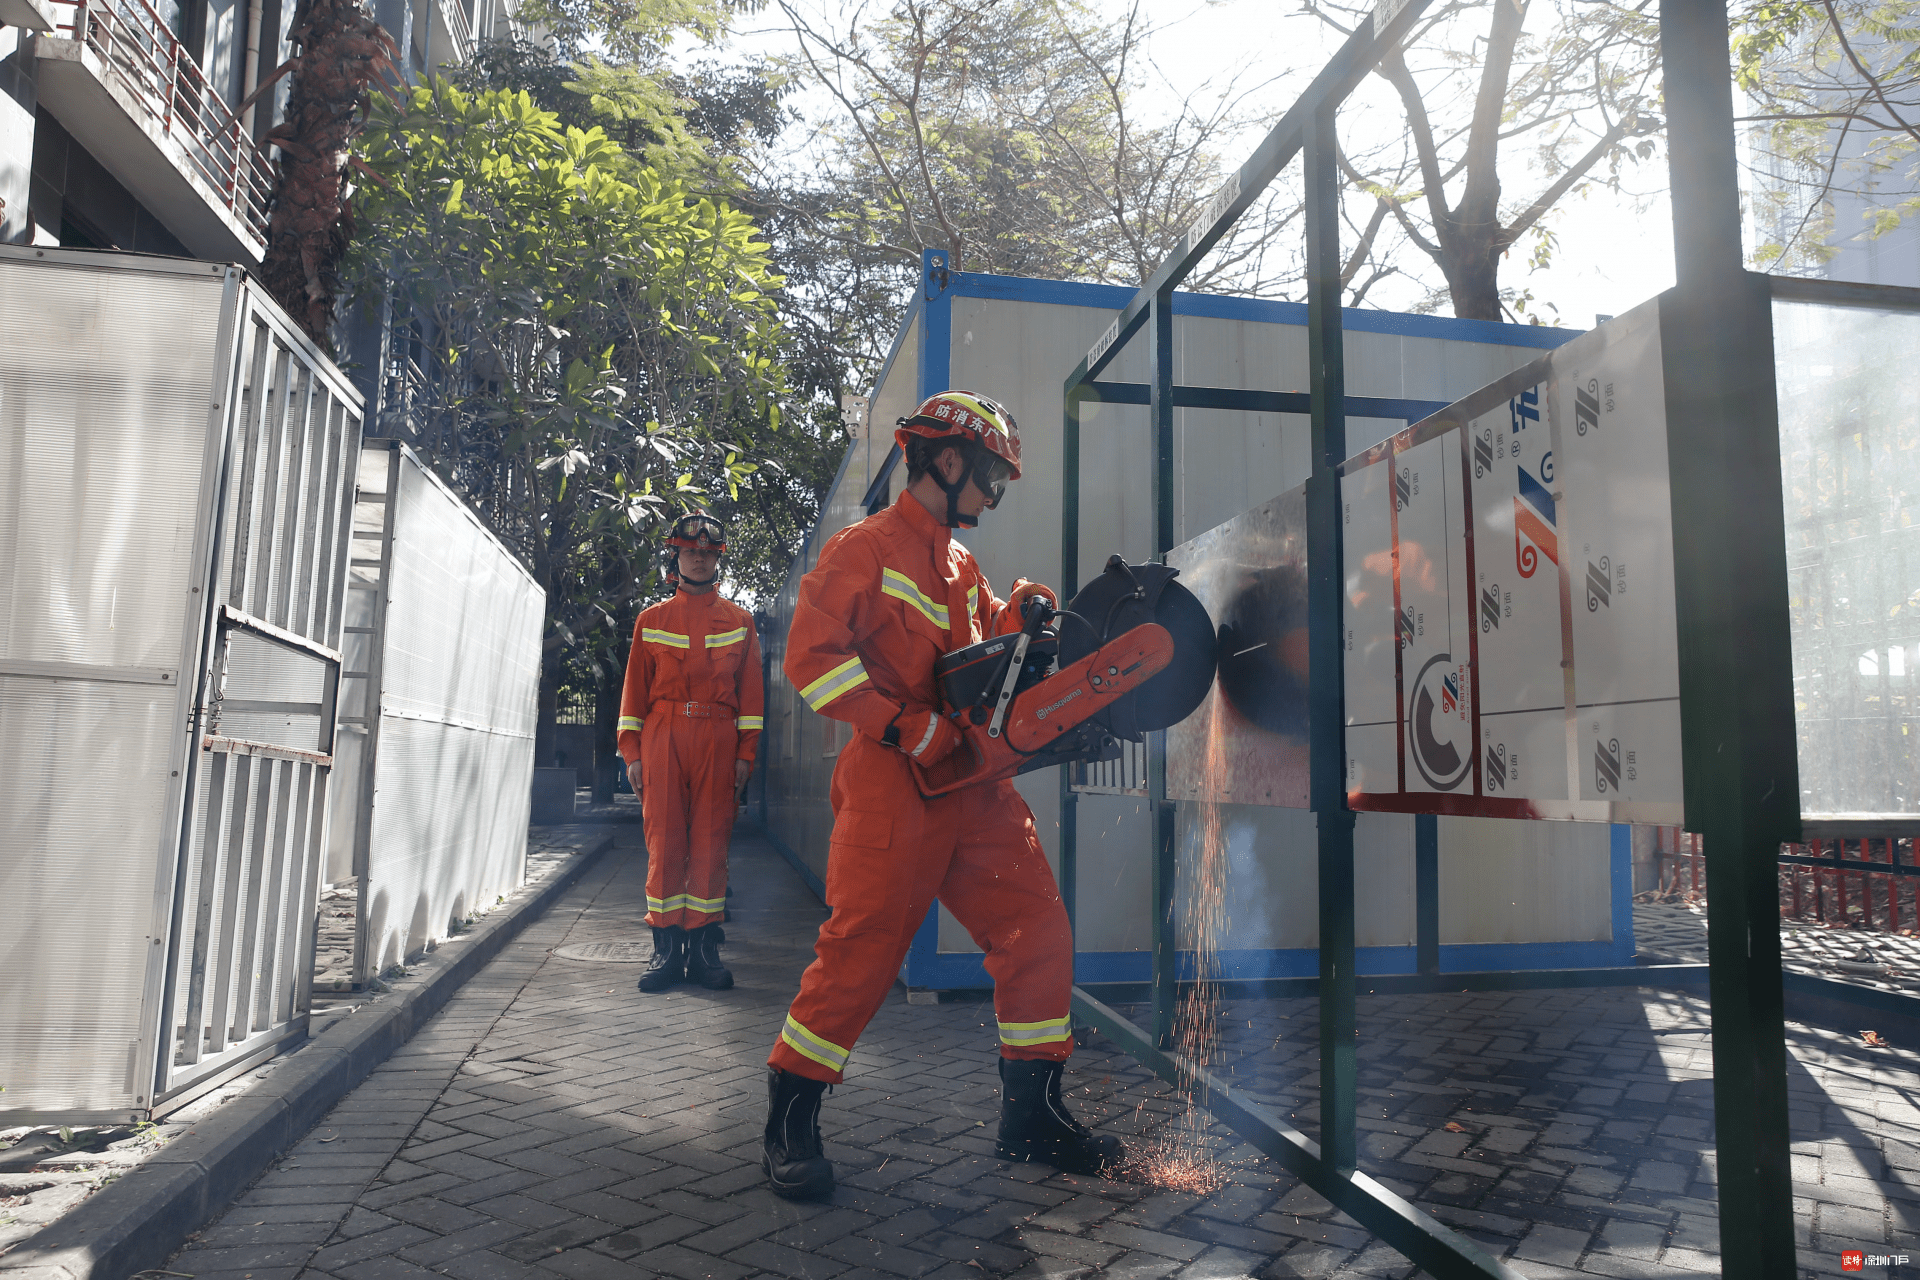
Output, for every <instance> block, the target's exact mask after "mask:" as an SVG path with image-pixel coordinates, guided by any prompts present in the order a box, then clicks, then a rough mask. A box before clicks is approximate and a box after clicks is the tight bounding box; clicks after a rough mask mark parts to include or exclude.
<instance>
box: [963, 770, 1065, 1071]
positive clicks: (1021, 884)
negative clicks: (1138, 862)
mask: <svg viewBox="0 0 1920 1280" xmlns="http://www.w3.org/2000/svg"><path fill="white" fill-rule="evenodd" d="M950 799H952V800H953V801H954V802H955V804H956V806H957V807H958V808H959V809H960V812H958V813H956V814H954V815H953V816H952V818H951V821H952V822H953V824H954V826H955V828H956V829H957V830H958V831H959V832H960V833H962V834H961V835H960V838H959V841H958V846H957V847H956V848H955V850H954V854H953V859H952V861H951V862H950V863H949V864H948V867H947V874H946V878H945V879H944V880H943V881H942V882H941V884H940V900H941V901H942V902H943V903H945V904H946V906H947V909H948V910H949V911H951V912H953V915H954V918H955V919H956V920H958V921H959V922H960V923H961V924H962V925H963V926H965V927H966V930H967V932H968V933H969V934H971V935H972V936H973V940H974V941H975V942H976V943H978V944H979V945H980V948H981V949H982V950H983V951H985V952H986V953H987V954H986V957H985V959H986V967H987V973H988V974H989V975H990V976H991V977H992V978H993V1005H994V1014H995V1016H996V1017H997V1018H998V1020H999V1023H1000V1055H1001V1056H1002V1057H1005V1058H1041V1059H1049V1060H1052V1061H1060V1060H1063V1059H1065V1058H1067V1057H1068V1056H1069V1055H1071V1054H1072V1053H1073V1032H1072V1029H1071V1023H1070V1021H1069V1018H1068V1009H1069V1007H1070V1005H1071V1002H1072V999H1073V938H1072V932H1071V930H1070V929H1069V928H1068V926H1067V911H1066V907H1065V905H1064V904H1063V903H1062V902H1061V901H1060V889H1059V886H1058V885H1056V884H1055V883H1054V879H1053V871H1052V869H1051V868H1050V867H1048V866H1047V855H1046V853H1045V851H1044V850H1043V849H1042V848H1041V847H1040V836H1039V833H1038V832H1037V831H1035V830H1034V826H1033V815H1032V813H1030V812H1029V811H1028V809H1027V806H1026V804H1025V803H1024V802H1023V801H1022V800H1021V799H1020V793H1019V792H1017V791H1015V790H1014V788H1013V784H1012V783H1011V782H999V783H994V784H993V785H991V786H985V787H970V788H968V789H967V790H965V791H961V792H957V793H955V794H954V795H953V796H952V797H950Z"/></svg>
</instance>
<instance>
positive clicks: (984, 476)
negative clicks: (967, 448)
mask: <svg viewBox="0 0 1920 1280" xmlns="http://www.w3.org/2000/svg"><path fill="white" fill-rule="evenodd" d="M1011 479H1013V464H1012V463H1010V462H1008V461H1007V460H1006V459H1005V458H1003V457H1001V456H1000V455H999V454H997V453H995V452H994V451H993V450H991V449H989V448H987V447H986V446H985V445H980V444H976V445H974V446H973V483H974V484H975V485H976V486H977V487H978V488H979V490H980V492H982V493H984V494H986V495H987V507H988V508H989V509H992V508H994V507H997V506H999V505H1000V498H1001V496H1002V495H1003V494H1005V493H1006V491H1007V482H1008V481H1009V480H1011Z"/></svg>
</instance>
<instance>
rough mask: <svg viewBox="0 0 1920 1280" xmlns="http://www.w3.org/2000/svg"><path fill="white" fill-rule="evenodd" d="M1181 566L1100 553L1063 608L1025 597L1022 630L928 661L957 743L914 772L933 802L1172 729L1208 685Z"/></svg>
mask: <svg viewBox="0 0 1920 1280" xmlns="http://www.w3.org/2000/svg"><path fill="white" fill-rule="evenodd" d="M1178 573H1179V570H1177V569H1170V568H1168V567H1166V566H1165V565H1158V564H1138V565H1134V564H1128V563H1127V562H1126V561H1125V560H1122V559H1121V558H1120V557H1119V556H1112V557H1109V558H1108V560H1107V565H1106V568H1105V569H1104V570H1103V571H1102V572H1101V574H1100V576H1099V577H1098V578H1096V579H1094V580H1093V581H1092V582H1090V583H1088V584H1087V586H1086V587H1085V588H1084V589H1082V590H1081V592H1080V593H1079V594H1078V595H1076V596H1075V597H1074V598H1073V600H1072V601H1071V602H1069V604H1068V605H1067V607H1066V608H1065V609H1055V608H1053V607H1052V606H1050V605H1049V604H1047V602H1046V601H1045V600H1040V599H1034V600H1029V601H1028V602H1027V605H1026V608H1025V612H1024V614H1023V616H1022V624H1023V625H1022V626H1021V629H1020V630H1019V631H1018V632H1017V633H1015V634H1013V635H1004V636H995V637H994V638H993V639H991V640H983V641H981V642H980V643H979V644H974V645H968V646H967V647H966V648H964V649H956V650H955V651H953V652H952V653H949V654H947V655H945V656H944V657H942V658H941V659H940V660H939V661H938V662H937V663H935V664H934V677H935V679H936V680H937V681H938V682H939V685H940V697H941V704H942V706H941V709H942V711H943V712H944V713H945V714H946V715H948V716H950V717H951V718H952V719H953V722H954V724H955V725H956V726H957V727H958V728H959V729H960V743H959V745H958V746H956V747H955V748H954V749H953V751H952V752H951V753H950V754H948V755H947V757H946V758H945V759H943V760H941V761H940V762H939V763H937V764H935V765H934V766H933V767H932V768H922V767H921V766H920V765H918V764H914V765H913V766H912V768H913V773H914V780H915V783H916V784H917V785H918V787H919V789H920V794H921V795H922V796H924V797H925V798H927V799H929V800H931V799H934V798H936V797H938V796H943V795H946V794H948V793H949V792H953V791H958V790H960V789H962V788H963V787H975V786H979V785H981V784H983V783H988V782H997V781H999V780H1000V779H1002V778H1011V777H1014V776H1016V775H1018V774H1022V773H1030V772H1032V771H1033V770H1035V769H1044V768H1047V767H1049V766H1051V765H1056V764H1075V763H1081V762H1094V761H1100V760H1116V759H1118V758H1119V757H1120V752H1121V747H1120V741H1121V739H1123V738H1124V739H1127V740H1128V741H1132V742H1140V741H1143V740H1144V738H1145V736H1146V734H1147V733H1149V732H1151V731H1153V730H1156V729H1165V728H1168V727H1169V726H1171V725H1174V724H1178V723H1179V722H1180V721H1181V720H1184V719H1186V718H1187V716H1188V715H1190V714H1192V712H1193V710H1194V708H1196V707H1198V706H1199V705H1200V703H1201V702H1202V701H1203V700H1204V699H1205V698H1206V696H1207V690H1208V689H1210V688H1212V686H1213V676H1214V668H1215V665H1216V660H1217V643H1216V640H1215V636H1214V629H1213V622H1212V620H1211V619H1210V618H1209V617H1208V616H1207V611H1206V608H1205V606H1203V605H1202V604H1201V603H1200V601H1199V600H1198V599H1196V598H1195V596H1194V594H1193V593H1192V592H1191V591H1188V590H1187V589H1186V588H1185V587H1183V586H1181V585H1180V584H1179V583H1178V582H1176V581H1174V579H1175V577H1176V576H1177V575H1178Z"/></svg>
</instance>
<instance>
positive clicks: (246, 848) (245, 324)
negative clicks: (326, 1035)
mask: <svg viewBox="0 0 1920 1280" xmlns="http://www.w3.org/2000/svg"><path fill="white" fill-rule="evenodd" d="M360 412H361V410H360V402H359V398H358V396H357V395H356V394H355V393H354V391H353V390H352V388H351V387H350V386H349V385H348V384H347V382H346V379H345V378H344V376H342V375H341V373H340V372H339V370H338V369H336V368H334V366H333V365H332V364H331V363H329V362H328V361H327V360H326V359H325V358H324V357H323V356H321V355H320V353H319V352H318V350H317V349H315V348H314V346H313V345H312V344H311V343H310V342H308V341H307V340H306V339H305V337H304V336H302V335H300V334H299V333H298V332H297V331H296V330H295V329H294V328H293V326H292V325H291V324H290V323H289V322H288V321H287V320H286V318H285V316H284V315H282V314H281V313H280V311H279V310H278V308H277V307H275V306H274V304H273V303H272V302H271V301H270V300H269V299H268V298H267V297H266V295H265V293H264V292H263V291H262V290H261V289H260V288H259V287H258V286H257V285H256V284H254V283H253V282H252V281H250V280H249V279H247V278H246V276H245V275H244V274H243V273H242V272H241V271H239V270H238V269H236V268H231V267H226V266H221V265H214V264H207V263H197V262H183V261H179V260H174V259H158V258H139V257H134V256H132V255H127V254H105V253H86V252H80V251H63V250H55V249H25V248H10V247H0V896H4V898H5V900H6V901H7V903H8V908H9V920H10V926H9V927H8V928H7V929H6V930H4V931H0V973H3V974H5V981H4V982H0V1084H4V1085H5V1087H6V1092H5V1094H3V1095H0V1127H4V1126H6V1125H8V1124H22V1123H41V1122H48V1121H54V1120H61V1121H66V1120H70V1121H73V1122H76V1123H78V1122H85V1121H90V1120H92V1121H102V1122H105V1121H114V1120H119V1121H125V1120H128V1119H138V1118H142V1117H145V1116H147V1115H150V1114H152V1113H153V1112H154V1111H156V1110H164V1109H166V1108H167V1107H168V1106H170V1105H177V1104H178V1103H179V1102H180V1101H182V1100H184V1099H186V1098H188V1097H191V1096H194V1095H196V1094H197V1093H198V1092H200V1091H203V1090H204V1089H206V1088H208V1087H210V1086H211V1085H212V1084H213V1083H216V1082H218V1081H219V1080H221V1079H224V1078H226V1077H228V1076H230V1075H231V1074H233V1073H234V1072H236V1071H239V1070H243V1069H245V1068H246V1067H247V1066H248V1065H250V1064H251V1063H253V1062H257V1061H259V1060H260V1059H261V1058H263V1057H265V1056H268V1055H270V1054H272V1053H274V1052H276V1051H277V1049H278V1047H279V1046H280V1045H281V1044H282V1043H283V1042H284V1041H286V1040H287V1039H288V1038H289V1037H292V1036H296V1035H298V1034H300V1033H302V1032H303V1031H304V1029H305V1025H306V1010H307V994H308V984H309V979H310V976H311V975H310V964H311V956H312V949H313V938H312V928H313V914H314V888H315V883H316V877H317V875H318V872H319V864H320V861H321V857H322V853H323V849H324V843H325V834H326V824H327V805H326V773H327V770H328V768H329V767H330V765H331V755H330V752H331V749H332V738H333V715H334V707H333V699H334V696H335V693H336V691H337V687H338V676H339V654H338V647H339V638H340V627H341V616H340V615H341V597H342V593H343V587H344V583H345V571H346V560H347V556H348V550H347V545H348V539H347V531H348V521H349V515H350V510H351V502H352V494H353V465H352V460H353V458H354V457H355V455H356V454H357V452H358V449H359V446H360Z"/></svg>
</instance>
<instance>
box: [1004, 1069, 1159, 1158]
mask: <svg viewBox="0 0 1920 1280" xmlns="http://www.w3.org/2000/svg"><path fill="white" fill-rule="evenodd" d="M1066 1065H1067V1064H1066V1063H1064V1062H1045V1061H1032V1060H1027V1059H1020V1060H1016V1059H1013V1058H1002V1059H1000V1086H1001V1089H1002V1090H1003V1093H1004V1100H1003V1102H1002V1103H1001V1107H1000V1138H999V1141H997V1142H995V1143H994V1144H993V1154H995V1155H996V1156H999V1157H1000V1158H1001V1159H1002V1160H1038V1161H1039V1162H1040V1163H1041V1164H1050V1165H1052V1166H1053V1167H1054V1168H1056V1169H1063V1170H1065V1171H1066V1172H1068V1173H1084V1174H1095V1173H1099V1172H1100V1171H1101V1170H1102V1169H1111V1168H1113V1167H1114V1166H1115V1165H1117V1164H1119V1163H1120V1160H1121V1158H1122V1157H1123V1156H1125V1155H1126V1148H1125V1147H1124V1146H1122V1145H1121V1142H1120V1139H1118V1138H1116V1137H1113V1136H1112V1135H1110V1134H1096V1133H1094V1132H1093V1131H1092V1130H1090V1129H1088V1128H1087V1127H1086V1126H1085V1125H1083V1124H1081V1123H1080V1122H1079V1121H1078V1120H1075V1119H1074V1118H1073V1117H1072V1116H1071V1115H1069V1114H1068V1113H1067V1108H1066V1104H1064V1103H1063V1102H1061V1101H1060V1073H1061V1072H1062V1071H1063V1070H1065V1069H1066Z"/></svg>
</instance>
